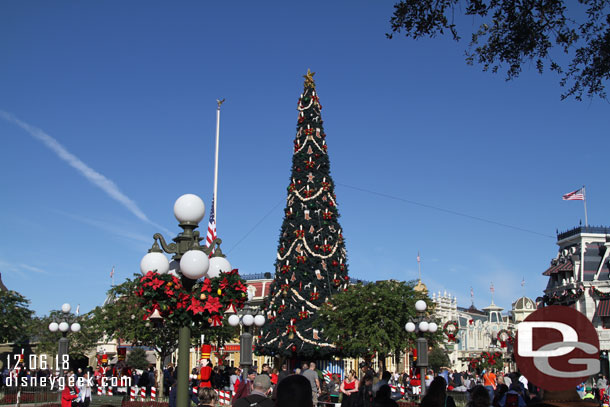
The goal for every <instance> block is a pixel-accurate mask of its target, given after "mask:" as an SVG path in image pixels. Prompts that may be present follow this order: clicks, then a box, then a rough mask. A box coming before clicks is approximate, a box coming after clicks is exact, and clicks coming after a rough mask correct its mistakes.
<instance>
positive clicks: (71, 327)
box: [70, 322, 80, 332]
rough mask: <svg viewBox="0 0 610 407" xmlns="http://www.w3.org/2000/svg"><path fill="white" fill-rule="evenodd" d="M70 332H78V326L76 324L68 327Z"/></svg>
mask: <svg viewBox="0 0 610 407" xmlns="http://www.w3.org/2000/svg"><path fill="white" fill-rule="evenodd" d="M70 330H71V331H72V332H78V331H80V324H79V323H78V322H75V323H73V324H72V325H70Z"/></svg>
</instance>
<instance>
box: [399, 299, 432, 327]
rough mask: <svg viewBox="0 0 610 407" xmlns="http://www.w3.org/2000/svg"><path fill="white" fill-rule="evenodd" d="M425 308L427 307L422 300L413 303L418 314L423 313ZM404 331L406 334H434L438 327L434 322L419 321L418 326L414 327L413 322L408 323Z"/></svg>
mask: <svg viewBox="0 0 610 407" xmlns="http://www.w3.org/2000/svg"><path fill="white" fill-rule="evenodd" d="M426 308H427V305H426V302H425V301H424V300H417V302H416V303H415V310H416V311H417V312H419V313H423V312H425V311H426ZM405 330H406V331H407V332H415V331H416V330H417V331H419V332H430V333H434V332H436V331H437V330H438V325H437V323H436V322H434V321H430V322H428V321H426V320H421V321H419V324H418V325H415V323H414V322H412V321H409V322H407V323H406V325H405Z"/></svg>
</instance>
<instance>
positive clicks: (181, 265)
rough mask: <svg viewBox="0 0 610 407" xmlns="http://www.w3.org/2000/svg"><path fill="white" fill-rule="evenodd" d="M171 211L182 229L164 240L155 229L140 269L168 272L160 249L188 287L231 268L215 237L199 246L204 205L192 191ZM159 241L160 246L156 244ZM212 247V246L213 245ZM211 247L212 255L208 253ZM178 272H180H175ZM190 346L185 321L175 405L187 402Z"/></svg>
mask: <svg viewBox="0 0 610 407" xmlns="http://www.w3.org/2000/svg"><path fill="white" fill-rule="evenodd" d="M174 215H175V216H176V219H177V220H178V222H179V224H178V226H180V227H181V228H182V229H183V231H182V232H181V233H180V234H178V236H176V237H175V238H173V241H174V243H170V244H167V243H166V242H165V239H164V238H163V236H162V235H161V234H160V233H155V235H154V236H153V239H154V240H155V242H154V244H153V246H152V248H151V249H150V250H149V251H148V254H146V255H145V256H144V257H143V258H142V261H141V262H140V270H141V271H142V273H144V274H145V273H147V272H148V271H155V272H157V273H159V274H165V273H168V272H170V263H169V261H168V259H167V257H166V256H165V255H164V254H163V252H165V253H168V254H173V256H172V259H173V260H175V263H174V262H172V263H173V264H172V271H171V273H173V274H176V275H178V276H180V277H181V280H182V285H183V286H184V288H185V289H186V290H189V291H190V290H191V289H192V288H193V285H194V284H195V282H196V280H198V279H199V278H202V277H204V276H207V277H209V278H214V277H217V276H219V275H220V273H221V272H229V271H231V265H230V264H229V262H228V261H227V259H226V258H225V257H224V255H223V254H222V251H221V250H220V247H219V246H220V244H221V243H222V241H221V240H220V239H215V240H214V241H213V242H212V243H211V244H210V246H209V247H205V246H200V245H199V243H200V242H201V241H202V240H203V238H202V237H201V236H200V235H199V231H197V230H195V229H197V228H198V227H199V222H200V221H201V220H202V219H203V216H204V215H205V205H204V203H203V201H202V200H201V198H199V197H198V196H197V195H193V194H185V195H182V196H181V197H180V198H178V199H177V200H176V203H175V204H174ZM159 243H160V244H161V247H159ZM215 246H216V248H215V249H214V247H215ZM212 250H214V254H213V256H214V257H212V258H209V256H210V254H211V253H212ZM178 272H180V274H177V273H178ZM190 346H191V327H190V325H189V324H185V325H184V326H182V327H180V328H179V330H178V383H177V385H178V394H177V399H176V404H177V407H188V406H189V404H190V398H189V394H188V393H189V392H188V385H189V382H188V380H189V352H190Z"/></svg>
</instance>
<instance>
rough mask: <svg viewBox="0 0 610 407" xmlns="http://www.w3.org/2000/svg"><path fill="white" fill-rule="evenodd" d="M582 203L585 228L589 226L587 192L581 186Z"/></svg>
mask: <svg viewBox="0 0 610 407" xmlns="http://www.w3.org/2000/svg"><path fill="white" fill-rule="evenodd" d="M582 198H583V199H582V201H583V202H584V204H585V227H588V226H589V220H588V219H587V191H586V190H585V186H584V185H583V186H582Z"/></svg>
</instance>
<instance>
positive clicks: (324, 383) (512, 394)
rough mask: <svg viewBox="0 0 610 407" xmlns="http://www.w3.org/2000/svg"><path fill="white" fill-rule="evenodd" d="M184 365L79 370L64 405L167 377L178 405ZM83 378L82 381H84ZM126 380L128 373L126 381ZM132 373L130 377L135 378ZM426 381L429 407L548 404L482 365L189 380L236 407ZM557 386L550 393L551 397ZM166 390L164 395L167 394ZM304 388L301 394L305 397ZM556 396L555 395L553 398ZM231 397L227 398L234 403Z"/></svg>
mask: <svg viewBox="0 0 610 407" xmlns="http://www.w3.org/2000/svg"><path fill="white" fill-rule="evenodd" d="M176 373H177V370H176V369H174V367H173V366H172V365H168V366H167V367H166V368H165V369H164V370H163V372H162V377H160V375H158V372H157V371H156V370H155V368H154V366H152V365H151V366H150V367H149V368H148V369H146V370H138V369H132V368H130V367H128V366H106V365H102V366H100V367H98V368H97V369H93V368H91V367H88V368H86V369H84V370H83V369H75V370H71V371H69V372H68V373H67V375H66V383H67V378H72V382H71V383H73V384H72V385H66V386H65V387H64V389H63V392H62V407H89V403H90V401H91V396H92V394H96V393H97V391H98V388H100V387H102V386H103V383H104V382H107V383H111V382H113V381H112V380H110V379H111V378H116V380H114V382H115V383H119V384H121V383H125V382H127V383H128V385H126V386H120V385H117V386H114V388H113V389H112V390H114V391H113V393H114V394H121V393H129V389H130V386H136V387H137V388H138V389H139V390H141V391H144V390H143V389H145V391H146V395H147V396H150V394H151V390H152V389H153V388H157V387H158V384H160V381H161V380H162V381H163V388H164V395H166V396H169V405H170V407H175V406H176V395H177V377H176V376H177V375H176ZM51 376H53V374H52V372H51V370H49V369H44V370H40V369H39V370H35V371H29V370H26V369H21V370H16V371H12V372H9V371H7V370H6V369H4V370H3V371H1V372H0V379H1V380H0V385H6V384H7V382H8V380H9V378H19V379H20V378H24V377H25V378H27V379H31V378H36V379H37V380H38V381H40V379H41V378H42V377H47V378H50V377H51ZM79 378H82V380H78V379H79ZM119 379H123V380H122V381H121V380H119ZM127 379H128V380H127ZM422 380H425V381H426V388H427V391H426V393H425V395H423V397H422V398H421V406H424V407H454V406H455V401H454V400H453V397H452V396H451V395H452V394H453V395H456V394H460V393H462V394H464V395H466V398H467V400H468V405H469V406H472V407H524V406H530V405H535V406H545V405H553V404H544V403H545V396H544V392H543V391H542V390H541V389H540V388H538V387H537V386H535V385H533V384H532V383H530V382H528V380H527V379H526V378H525V377H524V376H522V375H520V374H519V373H516V372H515V373H510V374H505V373H503V372H495V371H492V370H489V371H487V370H484V371H482V372H480V373H478V372H459V371H452V370H451V369H448V368H444V369H441V371H440V372H437V375H436V376H435V374H434V372H432V371H428V372H427V374H426V376H425V377H424V378H423V379H422V378H421V377H420V376H419V374H413V375H409V374H406V373H403V374H399V373H391V372H388V371H383V372H379V373H376V372H375V371H374V370H373V369H372V368H371V367H370V366H368V365H366V364H361V365H360V366H359V371H358V372H357V371H355V370H350V371H347V372H345V375H344V377H341V376H340V375H338V374H329V373H327V372H324V373H323V372H322V371H320V370H319V369H317V368H316V364H315V362H311V363H306V364H303V365H302V366H301V367H300V368H295V369H293V370H292V371H289V370H288V368H287V365H286V364H284V365H282V366H281V368H280V369H275V368H274V369H272V368H271V367H270V366H269V365H268V364H264V365H262V367H261V369H260V371H259V369H258V368H257V366H254V367H250V368H247V370H245V371H242V370H241V369H240V368H235V367H230V366H213V365H212V363H211V362H210V360H209V359H207V360H203V361H202V363H201V365H200V366H199V368H197V369H193V371H192V372H191V376H190V381H189V386H190V389H189V390H190V391H189V393H190V395H191V400H192V401H193V402H194V403H195V404H197V405H199V406H202V407H208V406H216V405H218V404H219V396H218V391H223V392H225V393H226V394H228V395H230V402H231V403H232V405H233V406H235V407H248V406H254V405H255V406H259V407H272V406H288V405H290V406H297V404H295V403H296V401H295V400H297V399H298V400H297V401H298V403H302V404H298V405H302V406H304V407H305V406H307V407H308V406H317V405H323V404H324V403H328V405H329V406H331V405H335V404H339V403H340V404H341V406H342V407H386V406H388V407H390V406H391V407H394V406H397V403H396V400H399V399H407V400H416V399H419V398H420V397H421V396H422V395H421V394H420V389H421V381H422ZM566 392H567V393H563V394H561V395H560V396H556V397H560V399H561V400H562V401H563V402H574V403H577V404H568V405H579V406H585V405H592V406H593V405H596V406H599V405H600V404H601V403H602V402H604V401H606V402H607V401H608V380H607V379H606V377H605V376H602V375H599V376H598V377H594V378H590V379H589V380H587V381H586V382H584V383H582V384H581V385H579V386H578V387H576V388H575V389H568V390H566ZM549 394H550V393H549V392H547V396H548V395H549ZM159 395H161V394H160V393H159ZM297 395H298V396H297ZM546 399H548V397H546ZM228 401H229V400H227V399H225V400H223V404H226V403H227V402H228Z"/></svg>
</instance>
